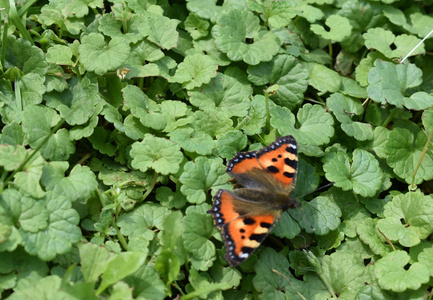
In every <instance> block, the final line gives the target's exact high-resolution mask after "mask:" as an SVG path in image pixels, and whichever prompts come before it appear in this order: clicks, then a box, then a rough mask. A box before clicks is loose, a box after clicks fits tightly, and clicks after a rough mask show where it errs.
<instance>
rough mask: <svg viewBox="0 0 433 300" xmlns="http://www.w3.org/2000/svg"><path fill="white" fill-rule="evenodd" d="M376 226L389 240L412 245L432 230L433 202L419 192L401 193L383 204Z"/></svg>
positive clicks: (408, 245) (424, 237)
mask: <svg viewBox="0 0 433 300" xmlns="http://www.w3.org/2000/svg"><path fill="white" fill-rule="evenodd" d="M384 216H385V218H384V219H380V220H379V221H378V222H377V226H378V228H380V230H381V231H382V232H383V233H384V235H385V236H386V237H387V238H388V239H390V240H391V241H398V242H399V243H400V244H401V245H402V246H404V247H412V246H415V245H417V244H419V243H420V242H421V240H422V239H426V238H427V237H428V236H429V235H430V234H431V233H432V232H433V204H432V203H431V198H430V197H427V196H424V195H423V194H421V193H420V192H416V193H407V194H405V195H403V194H401V195H398V196H396V197H394V198H393V199H392V201H391V202H388V203H387V204H386V205H385V211H384Z"/></svg>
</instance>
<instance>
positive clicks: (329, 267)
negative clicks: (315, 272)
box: [321, 251, 371, 299]
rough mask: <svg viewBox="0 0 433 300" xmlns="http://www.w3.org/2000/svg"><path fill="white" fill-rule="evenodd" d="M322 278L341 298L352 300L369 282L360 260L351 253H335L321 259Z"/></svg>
mask: <svg viewBox="0 0 433 300" xmlns="http://www.w3.org/2000/svg"><path fill="white" fill-rule="evenodd" d="M321 265H322V271H323V275H322V276H323V277H324V278H326V280H327V282H328V283H329V284H330V285H331V286H332V290H333V291H334V292H335V293H336V294H338V295H340V297H342V298H347V299H353V298H355V295H356V294H357V291H358V290H359V289H360V288H361V287H363V286H364V283H365V282H369V280H371V279H370V276H369V274H368V273H367V270H366V268H365V266H364V262H363V260H362V259H359V258H357V257H356V256H354V255H353V254H351V253H345V252H341V251H338V252H335V253H333V254H331V255H326V256H324V257H322V258H321Z"/></svg>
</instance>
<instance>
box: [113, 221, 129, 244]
mask: <svg viewBox="0 0 433 300" xmlns="http://www.w3.org/2000/svg"><path fill="white" fill-rule="evenodd" d="M111 225H112V226H113V227H114V229H116V234H117V238H118V239H119V242H120V244H121V245H122V247H123V249H125V251H128V242H126V239H125V237H124V236H123V234H122V233H121V232H120V229H119V226H117V223H116V220H115V219H114V218H112V219H111Z"/></svg>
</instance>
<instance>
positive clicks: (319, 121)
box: [279, 103, 334, 146]
mask: <svg viewBox="0 0 433 300" xmlns="http://www.w3.org/2000/svg"><path fill="white" fill-rule="evenodd" d="M297 117H298V121H299V123H300V124H301V126H300V127H299V130H298V132H294V133H293V135H294V136H295V138H296V140H297V141H298V143H300V144H308V145H312V146H320V145H323V144H327V143H329V141H330V138H331V137H332V136H333V135H334V127H333V126H334V119H333V118H332V116H331V115H330V114H329V113H328V112H326V111H325V109H324V108H323V107H322V106H320V105H311V104H309V103H307V104H305V105H304V106H302V108H300V109H299V111H298V114H297ZM279 132H280V134H282V135H285V134H290V133H291V132H284V133H283V132H281V131H279Z"/></svg>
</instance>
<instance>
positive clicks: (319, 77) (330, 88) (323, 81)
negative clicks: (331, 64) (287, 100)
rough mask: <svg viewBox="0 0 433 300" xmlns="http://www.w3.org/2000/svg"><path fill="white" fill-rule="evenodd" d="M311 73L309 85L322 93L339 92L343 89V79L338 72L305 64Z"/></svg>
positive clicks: (314, 64) (313, 64)
mask: <svg viewBox="0 0 433 300" xmlns="http://www.w3.org/2000/svg"><path fill="white" fill-rule="evenodd" d="M304 67H307V68H308V71H309V73H310V78H309V84H310V85H311V86H313V87H314V88H315V89H317V90H319V91H320V92H321V93H326V92H331V93H335V92H338V91H339V90H340V88H341V78H340V76H339V75H338V73H337V72H335V71H334V70H331V69H328V68H327V67H325V66H323V65H320V64H316V63H308V64H304Z"/></svg>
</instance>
